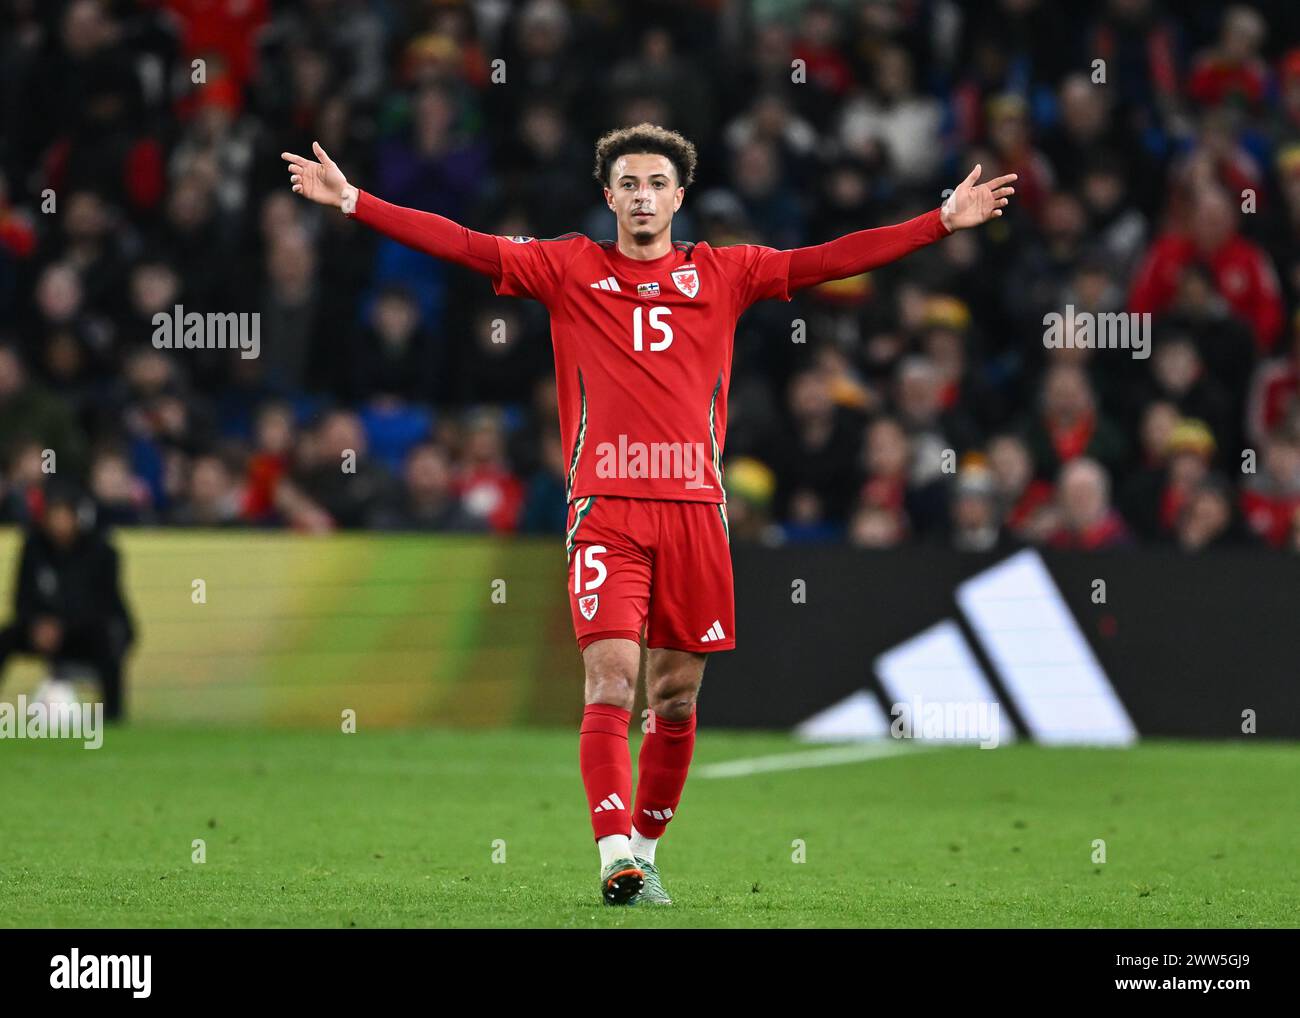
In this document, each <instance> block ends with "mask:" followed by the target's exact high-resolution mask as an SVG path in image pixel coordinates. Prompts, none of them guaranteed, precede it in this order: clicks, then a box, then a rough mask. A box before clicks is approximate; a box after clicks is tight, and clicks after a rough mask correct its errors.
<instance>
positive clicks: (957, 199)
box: [939, 163, 1016, 230]
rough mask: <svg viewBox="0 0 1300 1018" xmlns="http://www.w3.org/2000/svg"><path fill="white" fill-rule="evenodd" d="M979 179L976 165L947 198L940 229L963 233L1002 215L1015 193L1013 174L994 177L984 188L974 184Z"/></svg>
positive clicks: (978, 167) (941, 215) (1014, 177)
mask: <svg viewBox="0 0 1300 1018" xmlns="http://www.w3.org/2000/svg"><path fill="white" fill-rule="evenodd" d="M979 179H980V164H979V163H976V164H975V169H973V170H971V171H970V173H969V174H968V175H967V177H966V179H965V180H963V181H962V182H961V183H960V184H958V185H957V188H956V190H955V191H953V193H952V194H950V195H949V196H948V200H947V201H945V202H944V203H943V207H942V211H941V212H940V213H939V215H940V217H941V218H942V219H943V225H944V226H946V227H947V228H948V229H949V230H965V229H969V228H970V227H972V226H979V225H980V224H981V223H987V222H988V221H989V220H990V219H992V218H993V217H994V216H1000V215H1002V209H1003V208H1004V207H1005V206H1006V204H1007V200H1008V199H1009V198H1010V197H1011V195H1013V194H1015V193H1016V189H1015V188H1014V187H1011V186H1010V184H1011V182H1012V181H1013V180H1015V179H1016V175H1015V174H1014V173H1008V174H1006V176H1003V177H995V178H994V179H993V180H990V181H987V182H985V183H983V184H976V183H975V182H976V181H977V180H979Z"/></svg>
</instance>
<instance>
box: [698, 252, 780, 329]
mask: <svg viewBox="0 0 1300 1018" xmlns="http://www.w3.org/2000/svg"><path fill="white" fill-rule="evenodd" d="M714 250H715V251H716V252H717V255H718V258H719V260H720V261H721V263H722V264H723V265H724V266H725V267H726V269H727V271H728V272H729V274H730V276H731V283H732V286H733V287H734V288H735V292H736V311H737V313H738V314H739V313H740V312H741V311H744V310H745V309H746V308H747V307H749V306H750V305H751V304H754V303H756V302H758V301H760V300H789V299H790V290H789V287H788V286H787V283H788V281H789V279H790V252H789V251H778V250H777V249H776V248H774V247H761V246H760V245H757V244H732V245H730V246H728V247H720V248H715V249H714Z"/></svg>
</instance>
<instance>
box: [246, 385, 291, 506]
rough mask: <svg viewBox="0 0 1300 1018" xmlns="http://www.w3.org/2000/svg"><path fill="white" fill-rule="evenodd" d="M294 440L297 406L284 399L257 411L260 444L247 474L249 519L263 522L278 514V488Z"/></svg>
mask: <svg viewBox="0 0 1300 1018" xmlns="http://www.w3.org/2000/svg"><path fill="white" fill-rule="evenodd" d="M293 442H294V420H293V410H292V409H291V408H290V407H289V406H288V405H287V404H284V403H272V404H270V405H268V406H264V407H262V409H261V410H260V411H259V412H258V415H257V448H256V450H255V451H254V452H253V454H252V456H250V457H249V459H248V468H247V471H246V473H245V475H244V501H243V506H242V508H241V509H240V516H242V517H243V518H244V519H245V520H247V521H249V522H260V521H263V520H267V519H270V518H271V516H272V515H273V514H274V512H275V505H276V500H275V495H276V488H277V487H278V485H279V483H280V479H281V478H282V477H284V475H285V473H286V472H287V471H288V469H289V461H290V456H291V454H292V451H293Z"/></svg>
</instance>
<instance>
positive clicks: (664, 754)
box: [632, 707, 695, 838]
mask: <svg viewBox="0 0 1300 1018" xmlns="http://www.w3.org/2000/svg"><path fill="white" fill-rule="evenodd" d="M694 750H695V708H694V707H692V708H691V716H690V717H688V718H687V719H686V720H685V721H668V720H666V719H664V718H661V717H656V718H655V719H654V727H653V728H652V729H651V730H650V731H648V732H646V735H645V738H644V739H643V740H642V741H641V755H640V757H639V758H638V760H637V764H638V766H637V779H636V807H635V808H634V809H633V810H632V817H633V822H634V823H635V825H636V829H637V832H638V833H639V834H640V835H641V836H642V837H645V838H657V837H659V836H660V835H662V834H663V833H664V829H665V828H666V827H667V826H668V821H669V820H671V819H672V818H673V814H674V813H676V812H677V804H678V803H679V802H681V799H682V789H683V788H685V787H686V772H687V771H688V770H690V768H691V753H692V752H693V751H694Z"/></svg>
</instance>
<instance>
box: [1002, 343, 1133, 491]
mask: <svg viewBox="0 0 1300 1018" xmlns="http://www.w3.org/2000/svg"><path fill="white" fill-rule="evenodd" d="M1025 442H1026V444H1027V445H1028V446H1029V452H1030V455H1031V456H1033V458H1034V462H1035V463H1036V464H1037V465H1038V470H1039V474H1040V475H1041V476H1044V477H1051V476H1052V475H1053V474H1054V473H1055V472H1056V470H1057V468H1058V467H1059V466H1060V465H1061V464H1063V463H1068V462H1069V461H1070V460H1072V459H1075V458H1076V457H1078V456H1091V457H1092V458H1093V459H1096V460H1100V461H1101V462H1102V463H1104V464H1105V465H1106V467H1107V468H1108V469H1110V470H1114V469H1116V468H1118V467H1120V466H1123V463H1124V460H1125V458H1126V456H1127V448H1126V443H1125V441H1124V436H1123V434H1122V433H1121V432H1120V430H1119V428H1118V427H1117V426H1116V425H1115V424H1114V423H1113V422H1112V421H1111V420H1110V418H1108V417H1105V416H1104V415H1102V413H1101V411H1100V410H1099V409H1098V407H1097V398H1096V395H1095V394H1094V392H1093V388H1092V383H1091V382H1090V381H1089V380H1088V375H1087V373H1086V371H1085V370H1084V369H1083V367H1081V366H1080V365H1078V364H1070V363H1057V364H1054V365H1052V367H1050V368H1048V370H1047V374H1046V375H1045V376H1044V377H1043V387H1042V413H1041V415H1040V416H1039V417H1038V418H1037V420H1035V421H1033V422H1032V423H1031V424H1030V426H1029V427H1028V429H1027V431H1026V434H1025Z"/></svg>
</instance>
